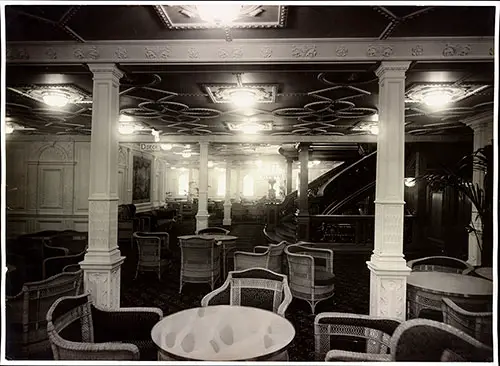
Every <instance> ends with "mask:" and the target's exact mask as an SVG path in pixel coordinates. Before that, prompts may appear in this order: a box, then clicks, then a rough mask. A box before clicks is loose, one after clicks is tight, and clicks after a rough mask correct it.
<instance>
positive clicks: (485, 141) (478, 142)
mask: <svg viewBox="0 0 500 366" xmlns="http://www.w3.org/2000/svg"><path fill="white" fill-rule="evenodd" d="M463 122H464V123H465V124H466V125H467V126H469V127H470V128H472V130H474V151H477V150H478V149H481V148H483V147H485V146H486V145H489V144H492V143H493V142H492V138H493V114H492V113H491V112H486V113H481V114H479V115H477V116H472V117H470V118H468V119H466V120H464V121H463ZM472 184H474V185H476V184H477V185H479V186H480V187H482V188H484V172H482V171H480V170H478V169H474V170H473V171H472ZM471 221H472V222H471V225H473V227H474V228H476V230H477V231H476V233H474V232H471V233H470V234H469V259H468V260H467V262H468V263H470V264H471V265H473V266H480V265H481V245H482V243H481V238H482V234H483V233H482V223H481V218H480V217H479V215H478V214H477V209H476V207H475V206H474V205H472V213H471ZM478 238H479V240H478Z"/></svg>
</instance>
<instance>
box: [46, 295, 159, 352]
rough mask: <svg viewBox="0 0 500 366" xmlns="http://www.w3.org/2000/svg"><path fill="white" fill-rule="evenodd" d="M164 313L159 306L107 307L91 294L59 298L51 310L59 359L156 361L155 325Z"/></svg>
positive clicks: (50, 321) (54, 346)
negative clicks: (91, 296) (102, 305)
mask: <svg viewBox="0 0 500 366" xmlns="http://www.w3.org/2000/svg"><path fill="white" fill-rule="evenodd" d="M162 317H163V313H162V311H161V310H160V309H158V308H144V307H143V308H121V309H116V310H112V311H110V310H106V309H101V308H99V307H96V306H95V305H94V304H92V302H91V300H90V295H89V294H84V295H80V296H72V297H70V296H68V297H63V298H61V299H59V300H57V301H56V302H55V303H54V304H53V305H52V306H51V308H50V310H49V311H48V313H47V333H48V336H49V340H50V344H51V346H52V353H53V355H54V359H55V360H85V361H87V360H143V361H156V360H157V349H156V346H155V344H154V343H153V341H152V340H151V329H152V328H153V326H154V325H155V324H156V323H157V322H159V321H160V320H161V319H162Z"/></svg>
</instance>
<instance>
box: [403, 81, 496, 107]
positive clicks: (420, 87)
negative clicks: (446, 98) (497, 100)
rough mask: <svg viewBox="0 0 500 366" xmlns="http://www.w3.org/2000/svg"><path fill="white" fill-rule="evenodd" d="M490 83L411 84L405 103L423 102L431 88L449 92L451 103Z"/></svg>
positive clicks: (478, 90) (482, 88)
mask: <svg viewBox="0 0 500 366" xmlns="http://www.w3.org/2000/svg"><path fill="white" fill-rule="evenodd" d="M489 86H490V85H484V84H468V83H460V84H458V85H457V84H456V83H425V84H420V83H417V84H413V85H411V86H409V87H408V88H407V90H406V96H407V99H406V103H423V99H424V97H425V95H426V94H427V93H429V92H432V91H433V90H436V89H440V90H445V91H447V92H449V93H450V96H451V103H456V102H458V101H460V100H462V99H465V98H467V97H470V96H471V95H474V94H476V93H478V92H480V91H482V90H484V89H486V88H488V87H489Z"/></svg>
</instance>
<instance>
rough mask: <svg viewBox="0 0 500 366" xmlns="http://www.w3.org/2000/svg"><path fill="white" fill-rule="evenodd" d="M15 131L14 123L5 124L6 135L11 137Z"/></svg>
mask: <svg viewBox="0 0 500 366" xmlns="http://www.w3.org/2000/svg"><path fill="white" fill-rule="evenodd" d="M14 130H15V128H14V125H13V124H12V123H10V122H7V123H6V124H5V133H6V134H7V135H10V134H11V133H13V132H14Z"/></svg>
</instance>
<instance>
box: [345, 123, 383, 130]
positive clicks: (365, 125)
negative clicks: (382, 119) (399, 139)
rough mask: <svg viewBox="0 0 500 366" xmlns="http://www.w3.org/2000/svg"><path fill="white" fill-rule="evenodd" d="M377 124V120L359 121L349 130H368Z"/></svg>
mask: <svg viewBox="0 0 500 366" xmlns="http://www.w3.org/2000/svg"><path fill="white" fill-rule="evenodd" d="M375 126H378V122H377V121H361V122H359V123H357V124H356V125H355V126H353V127H352V128H351V131H356V132H370V131H371V130H372V128H373V127H375Z"/></svg>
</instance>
